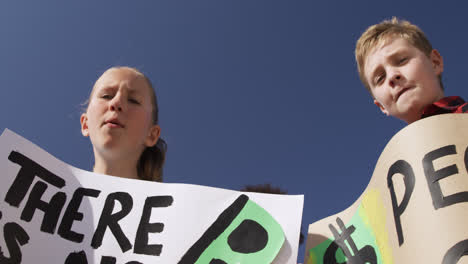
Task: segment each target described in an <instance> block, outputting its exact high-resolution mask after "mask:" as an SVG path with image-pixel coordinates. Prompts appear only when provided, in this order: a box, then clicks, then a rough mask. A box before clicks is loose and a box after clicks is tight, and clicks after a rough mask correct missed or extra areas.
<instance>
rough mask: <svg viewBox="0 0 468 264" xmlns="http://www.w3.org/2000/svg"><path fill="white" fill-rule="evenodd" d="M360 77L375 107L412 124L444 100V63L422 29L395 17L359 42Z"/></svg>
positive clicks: (357, 50)
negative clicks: (426, 108)
mask: <svg viewBox="0 0 468 264" xmlns="http://www.w3.org/2000/svg"><path fill="white" fill-rule="evenodd" d="M355 56H356V62H357V67H358V72H359V77H360V78H361V81H362V82H363V84H364V86H365V87H366V88H367V90H368V91H369V92H370V94H371V96H372V97H373V98H374V104H375V105H377V106H378V107H379V108H380V110H381V111H382V112H383V113H384V114H386V115H390V116H394V117H396V118H399V119H401V120H403V121H405V122H406V123H408V124H410V123H412V122H414V121H416V120H419V119H420V118H421V115H422V112H423V109H424V108H425V107H426V106H428V105H430V104H432V103H434V102H436V101H438V100H440V99H441V98H443V97H444V91H443V85H442V81H441V75H442V71H443V68H444V67H443V66H444V65H443V60H442V56H441V55H440V54H439V52H438V51H437V50H435V49H433V48H432V45H431V43H430V42H429V40H428V39H427V37H426V36H425V35H424V33H423V32H422V30H421V29H420V28H419V27H417V26H416V25H413V24H411V23H410V22H408V21H402V20H398V19H397V18H395V17H394V18H392V19H391V20H385V21H383V22H381V23H379V24H376V25H372V26H370V27H369V28H367V30H366V31H365V32H364V33H363V34H362V35H361V37H360V38H359V40H358V41H357V43H356V50H355Z"/></svg>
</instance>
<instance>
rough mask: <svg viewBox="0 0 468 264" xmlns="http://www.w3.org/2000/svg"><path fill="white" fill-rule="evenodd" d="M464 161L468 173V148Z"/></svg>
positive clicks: (467, 148)
mask: <svg viewBox="0 0 468 264" xmlns="http://www.w3.org/2000/svg"><path fill="white" fill-rule="evenodd" d="M467 105H468V104H467ZM464 160H465V170H466V172H467V173H468V147H466V149H465V159H464Z"/></svg>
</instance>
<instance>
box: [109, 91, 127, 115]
mask: <svg viewBox="0 0 468 264" xmlns="http://www.w3.org/2000/svg"><path fill="white" fill-rule="evenodd" d="M109 107H110V110H112V111H116V112H122V111H124V110H126V105H125V100H124V98H123V96H122V95H121V94H116V95H115V96H114V98H112V100H111V102H110V106H109Z"/></svg>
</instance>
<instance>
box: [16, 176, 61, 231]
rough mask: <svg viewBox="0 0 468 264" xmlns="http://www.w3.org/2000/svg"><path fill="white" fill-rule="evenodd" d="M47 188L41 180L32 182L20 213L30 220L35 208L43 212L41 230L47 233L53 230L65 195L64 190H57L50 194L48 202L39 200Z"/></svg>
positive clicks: (22, 216) (26, 219)
mask: <svg viewBox="0 0 468 264" xmlns="http://www.w3.org/2000/svg"><path fill="white" fill-rule="evenodd" d="M46 189H47V184H45V183H43V182H40V181H39V182H37V183H36V184H34V186H33V188H32V190H31V193H30V194H29V198H28V201H27V202H26V205H25V206H24V209H23V212H22V213H21V219H22V220H24V221H26V222H30V221H31V219H32V217H33V215H34V212H36V209H39V210H41V211H43V212H44V218H43V219H42V224H41V231H42V232H46V233H49V234H53V233H54V232H55V228H56V227H57V222H58V219H59V217H60V212H61V211H62V208H63V205H64V204H65V200H66V199H67V196H66V194H65V193H64V192H58V193H56V194H54V196H52V199H50V202H49V203H47V202H44V201H42V200H41V197H42V195H43V194H44V192H45V190H46Z"/></svg>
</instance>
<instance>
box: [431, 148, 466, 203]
mask: <svg viewBox="0 0 468 264" xmlns="http://www.w3.org/2000/svg"><path fill="white" fill-rule="evenodd" d="M454 154H457V150H456V149H455V145H448V146H445V147H442V148H439V149H436V150H433V151H431V152H429V153H427V154H426V155H425V156H424V158H423V160H422V163H423V167H424V174H425V175H426V179H427V185H428V186H429V191H430V193H431V196H432V204H433V205H434V208H435V209H436V210H437V209H440V208H443V207H446V206H449V205H453V204H456V203H462V202H468V192H459V193H454V194H451V195H448V196H444V194H443V193H442V190H441V188H440V184H439V180H442V179H444V178H447V177H449V176H451V175H454V174H457V173H458V168H457V165H455V164H452V165H450V166H448V167H445V168H442V169H440V170H437V171H436V170H435V169H434V164H433V161H434V160H436V159H438V158H441V157H444V156H448V155H454Z"/></svg>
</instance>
